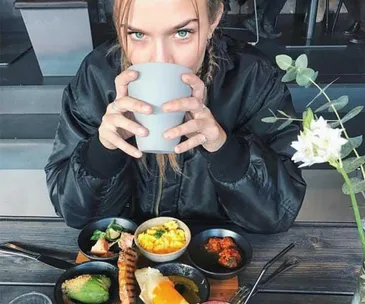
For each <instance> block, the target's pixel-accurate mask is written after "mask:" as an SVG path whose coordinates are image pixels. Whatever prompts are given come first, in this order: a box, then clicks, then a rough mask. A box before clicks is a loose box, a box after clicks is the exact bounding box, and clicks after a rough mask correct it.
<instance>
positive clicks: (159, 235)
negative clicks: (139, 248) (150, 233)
mask: <svg viewBox="0 0 365 304" xmlns="http://www.w3.org/2000/svg"><path fill="white" fill-rule="evenodd" d="M165 232H166V230H163V229H159V230H157V231H156V233H155V238H156V239H159V238H160V237H161V236H162V235H163V234H164V233H165Z"/></svg>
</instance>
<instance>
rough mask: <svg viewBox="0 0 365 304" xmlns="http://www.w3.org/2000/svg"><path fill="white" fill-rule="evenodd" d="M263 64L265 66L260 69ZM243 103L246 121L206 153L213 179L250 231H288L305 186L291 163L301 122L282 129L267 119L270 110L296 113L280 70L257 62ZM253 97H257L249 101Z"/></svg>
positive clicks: (236, 218) (224, 201)
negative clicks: (212, 151)
mask: <svg viewBox="0 0 365 304" xmlns="http://www.w3.org/2000/svg"><path fill="white" fill-rule="evenodd" d="M260 65H263V66H261V67H260ZM249 77H250V79H251V81H253V84H252V82H251V84H250V88H249V89H246V90H244V91H246V93H245V94H244V96H243V100H242V103H243V104H246V105H249V106H244V107H242V108H245V113H244V117H245V119H244V122H243V123H242V124H239V125H238V127H237V128H236V129H235V130H234V132H232V134H227V136H228V139H227V141H226V143H225V144H224V146H223V147H222V148H221V149H220V150H218V151H217V152H215V153H208V152H206V151H203V152H202V153H203V154H204V155H205V157H206V159H207V161H208V168H209V174H210V177H211V179H212V181H213V183H214V184H215V188H216V191H217V194H218V198H219V200H220V202H221V204H222V205H223V208H224V209H225V211H226V213H227V215H228V217H229V218H230V219H231V220H232V221H233V222H235V223H236V224H238V225H240V226H241V227H243V228H245V229H246V230H248V231H251V232H257V233H276V232H280V231H286V230H287V229H289V227H290V226H291V224H292V223H293V221H294V220H295V218H296V216H297V214H298V212H299V210H300V207H301V204H302V201H303V198H304V195H305V190H306V184H305V181H304V180H303V178H302V175H301V170H300V169H298V167H297V166H296V165H295V164H294V163H293V162H292V161H291V157H292V155H293V154H294V149H293V148H291V146H290V145H291V142H292V141H293V140H296V138H297V135H298V134H299V126H298V124H295V123H292V124H291V125H290V126H287V127H286V128H284V129H282V130H278V126H279V124H281V123H282V122H283V121H281V122H280V123H275V124H267V123H263V122H262V121H261V119H262V118H263V117H267V116H271V114H270V111H269V109H271V110H272V111H274V112H276V111H277V110H282V111H284V112H286V113H287V114H289V115H291V116H295V112H294V108H293V105H292V101H291V96H290V93H289V91H288V89H287V87H286V85H284V84H283V83H282V82H281V74H280V73H278V71H277V69H275V68H274V67H272V66H271V65H270V66H269V65H268V64H267V63H260V64H256V67H255V68H253V69H252V72H251V73H250V75H249ZM247 96H251V98H253V96H254V99H255V100H247V98H248V97H247Z"/></svg>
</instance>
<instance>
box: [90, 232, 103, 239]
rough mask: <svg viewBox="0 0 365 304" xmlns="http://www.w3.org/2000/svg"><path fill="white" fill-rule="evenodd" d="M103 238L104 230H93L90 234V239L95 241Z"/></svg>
mask: <svg viewBox="0 0 365 304" xmlns="http://www.w3.org/2000/svg"><path fill="white" fill-rule="evenodd" d="M102 238H105V232H103V231H100V230H95V231H94V233H93V235H92V236H91V238H90V240H92V241H97V240H98V239H102Z"/></svg>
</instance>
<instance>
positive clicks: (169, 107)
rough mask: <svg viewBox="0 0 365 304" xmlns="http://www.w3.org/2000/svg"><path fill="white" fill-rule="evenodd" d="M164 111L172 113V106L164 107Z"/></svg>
mask: <svg viewBox="0 0 365 304" xmlns="http://www.w3.org/2000/svg"><path fill="white" fill-rule="evenodd" d="M163 110H164V111H165V112H169V111H171V106H169V105H167V106H164V107H163Z"/></svg>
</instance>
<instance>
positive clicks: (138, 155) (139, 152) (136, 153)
mask: <svg viewBox="0 0 365 304" xmlns="http://www.w3.org/2000/svg"><path fill="white" fill-rule="evenodd" d="M134 156H135V157H142V152H141V151H136V152H134Z"/></svg>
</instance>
